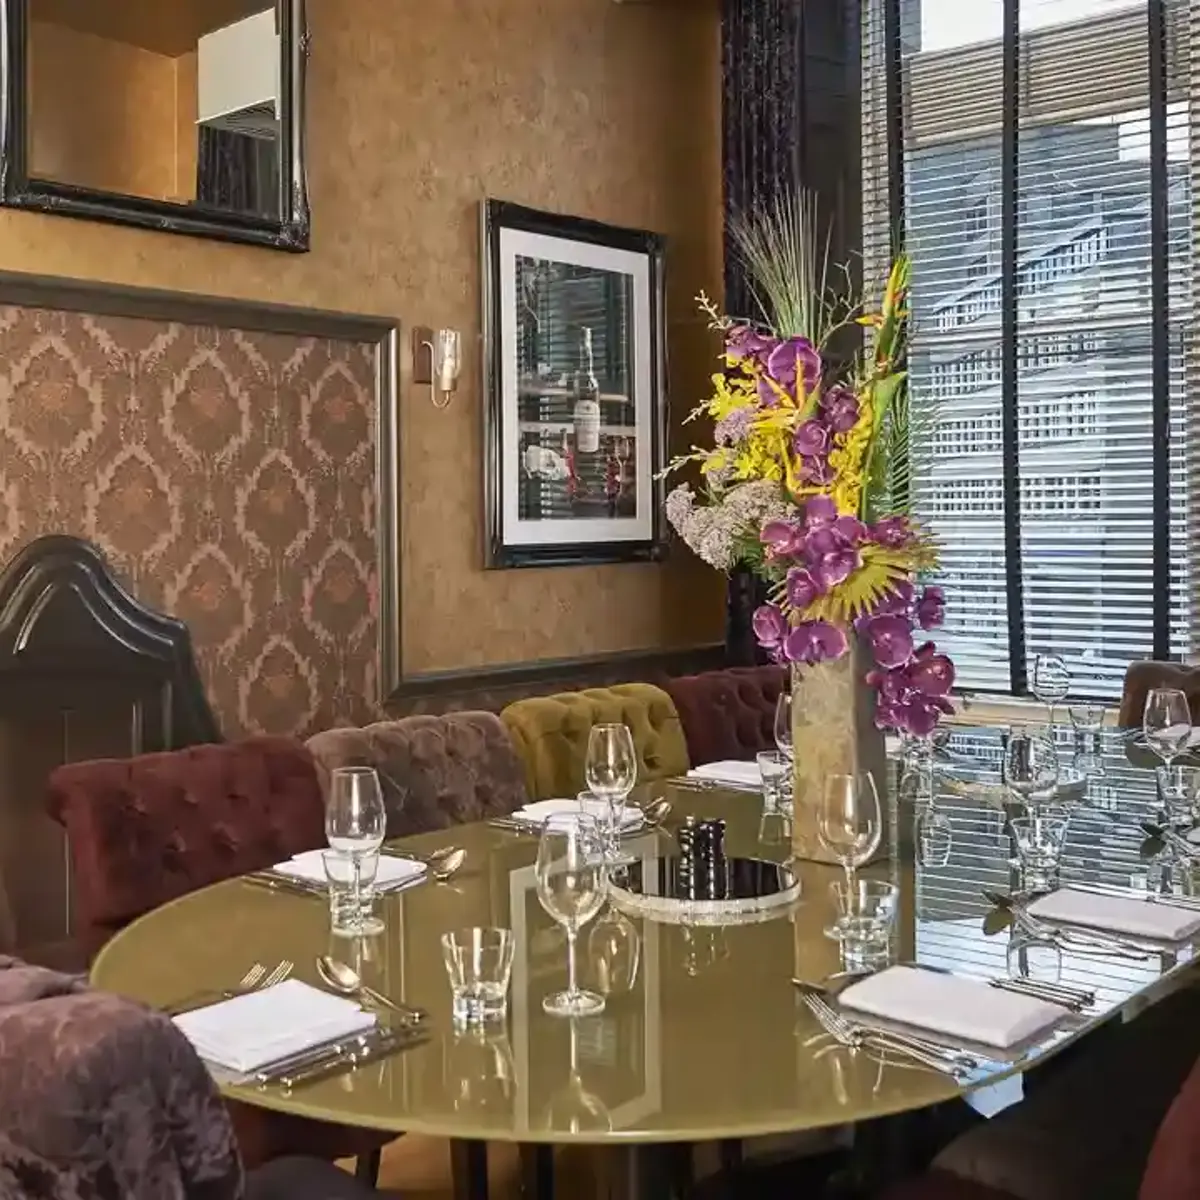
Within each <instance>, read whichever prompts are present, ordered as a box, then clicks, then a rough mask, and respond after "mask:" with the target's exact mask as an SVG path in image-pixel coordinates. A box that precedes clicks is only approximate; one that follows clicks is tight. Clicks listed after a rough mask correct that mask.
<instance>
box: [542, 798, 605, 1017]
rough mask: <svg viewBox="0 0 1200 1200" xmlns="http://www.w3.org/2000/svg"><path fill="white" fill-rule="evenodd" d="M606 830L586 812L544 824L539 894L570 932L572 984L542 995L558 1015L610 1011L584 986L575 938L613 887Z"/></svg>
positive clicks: (569, 975) (547, 1006)
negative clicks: (578, 970)
mask: <svg viewBox="0 0 1200 1200" xmlns="http://www.w3.org/2000/svg"><path fill="white" fill-rule="evenodd" d="M604 842H605V839H604V835H603V834H602V832H601V830H600V825H599V823H598V822H597V821H596V820H595V818H594V817H589V816H588V815H587V814H585V813H578V814H572V815H570V816H566V815H563V816H557V817H551V818H550V819H549V820H548V821H547V822H546V823H545V824H544V825H543V826H542V836H541V840H540V841H539V842H538V854H537V868H536V870H537V894H538V900H539V901H540V902H541V905H542V907H543V908H544V909H545V910H546V912H548V913H549V914H550V916H552V917H553V918H554V919H555V920H556V921H557V922H558V923H559V924H560V925H561V926H562V927H563V929H564V930H565V931H566V934H567V990H566V991H565V992H555V993H554V994H553V995H551V996H547V997H546V998H545V999H544V1000H543V1001H542V1008H544V1009H545V1010H546V1012H548V1013H550V1014H551V1015H552V1016H556V1017H585V1016H589V1015H591V1014H592V1013H598V1012H603V1011H604V997H603V996H598V995H596V993H595V992H585V991H583V989H581V988H580V987H579V984H578V981H577V979H576V971H575V941H576V938H577V937H578V936H579V930H580V929H581V928H582V927H583V926H584V925H586V924H587V923H588V922H589V921H590V920H591V919H592V918H593V917H594V916H595V915H596V914H597V913H598V912H599V911H600V909H601V908H602V907H603V905H604V898H605V895H606V893H607V891H608V878H607V873H606V870H605V863H604Z"/></svg>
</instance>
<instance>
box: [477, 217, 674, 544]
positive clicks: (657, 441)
mask: <svg viewBox="0 0 1200 1200" xmlns="http://www.w3.org/2000/svg"><path fill="white" fill-rule="evenodd" d="M483 256H484V264H483V269H484V280H485V285H484V323H483V328H484V370H485V375H486V378H485V381H484V394H485V397H486V400H485V412H486V424H485V465H484V471H485V479H484V487H485V495H486V504H487V514H486V525H487V566H489V567H526V566H565V565H572V564H583V563H599V562H635V561H639V560H645V559H654V558H659V557H661V556H662V553H663V548H664V544H665V543H664V530H663V525H662V521H663V516H662V488H661V482H660V480H659V479H658V475H659V473H660V472H661V471H662V469H663V466H664V465H665V459H664V456H665V453H666V351H665V342H664V293H663V258H664V242H663V239H662V238H661V237H659V236H658V235H657V234H653V233H646V232H644V231H641V230H633V229H619V228H616V227H614V226H611V225H602V224H599V223H598V222H595V221H587V220H583V219H581V218H578V217H563V216H556V215H554V214H553V213H543V212H537V211H535V210H533V209H529V208H522V207H520V206H519V205H516V204H509V203H506V202H504V201H500V200H488V201H486V202H485V204H484V209H483Z"/></svg>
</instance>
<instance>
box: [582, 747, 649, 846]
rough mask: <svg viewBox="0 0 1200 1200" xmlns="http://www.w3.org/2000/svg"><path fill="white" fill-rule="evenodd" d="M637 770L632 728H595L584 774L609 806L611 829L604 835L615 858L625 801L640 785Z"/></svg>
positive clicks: (594, 792) (594, 790)
mask: <svg viewBox="0 0 1200 1200" xmlns="http://www.w3.org/2000/svg"><path fill="white" fill-rule="evenodd" d="M637 770H638V763H637V751H636V749H635V748H634V745H633V734H632V733H631V732H630V730H629V726H628V725H619V724H607V725H593V726H592V728H591V732H590V733H589V734H588V746H587V757H586V759H585V761H584V767H583V773H584V778H585V780H586V781H587V785H588V788H589V790H590V791H591V793H592V795H593V796H597V797H599V798H600V799H601V800H603V801H604V802H605V803H606V804H607V805H608V827H607V828H606V829H605V830H604V831H603V832H604V836H605V839H606V840H607V842H608V850H609V855H610V857H612V858H616V857H618V851H619V849H620V830H621V814H622V812H623V811H624V809H625V798H626V797H627V796H628V795H629V793H630V792H632V791H633V789H634V786H635V785H636V783H637Z"/></svg>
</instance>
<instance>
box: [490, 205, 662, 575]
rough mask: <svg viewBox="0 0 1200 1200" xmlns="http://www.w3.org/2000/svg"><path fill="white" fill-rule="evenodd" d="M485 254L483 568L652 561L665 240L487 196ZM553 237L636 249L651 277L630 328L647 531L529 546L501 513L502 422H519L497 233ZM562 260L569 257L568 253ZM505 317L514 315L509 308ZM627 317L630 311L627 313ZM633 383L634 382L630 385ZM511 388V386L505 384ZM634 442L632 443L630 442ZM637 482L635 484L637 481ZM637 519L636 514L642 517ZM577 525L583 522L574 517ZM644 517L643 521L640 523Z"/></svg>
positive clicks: (505, 467) (658, 483)
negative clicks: (643, 369) (640, 359)
mask: <svg viewBox="0 0 1200 1200" xmlns="http://www.w3.org/2000/svg"><path fill="white" fill-rule="evenodd" d="M481 217H482V222H481V224H482V231H481V232H482V238H481V240H482V257H483V289H482V291H483V356H482V357H483V375H484V379H483V388H484V405H483V409H484V497H485V510H486V511H485V518H484V530H485V534H484V537H485V547H484V565H485V567H486V568H488V569H493V570H494V569H506V568H514V567H552V566H553V567H562V566H587V565H594V564H597V563H619V562H647V561H657V560H659V559H661V558H663V557H664V555H665V553H666V527H665V518H664V512H663V500H664V492H663V483H662V479H661V474H662V471H663V468H664V467H665V465H666V451H667V426H668V402H667V352H666V283H665V263H666V239H665V238H664V237H663V236H662V235H661V234H657V233H652V232H649V231H648V230H643V229H628V228H622V227H620V226H615V225H607V224H604V223H602V222H599V221H593V220H589V219H587V218H583V217H574V216H565V215H562V214H558V213H550V212H542V211H540V210H537V209H532V208H526V207H525V206H523V205H520V204H515V203H512V202H510V201H506V200H495V199H488V200H485V201H484V202H483V205H482V212H481ZM510 230H511V231H516V232H518V233H525V234H531V235H535V236H540V237H547V238H555V239H559V240H561V241H562V242H569V243H575V244H577V245H579V246H588V247H602V248H606V249H610V250H614V251H621V252H625V253H626V254H632V255H636V256H639V257H640V258H643V259H644V260H645V264H646V272H647V277H648V304H647V306H646V307H647V313H648V320H647V321H646V323H645V324H646V328H644V329H639V328H637V327H633V328H632V329H631V333H632V335H633V337H634V338H635V339H636V338H639V337H644V338H645V339H646V345H647V355H648V359H649V372H648V375H649V384H648V388H649V395H648V397H647V402H648V404H649V412H648V415H647V419H646V424H645V429H644V432H645V435H646V436H647V437H648V441H649V447H650V454H649V470H648V472H647V477H646V488H645V491H644V493H638V494H639V496H643V495H644V499H645V502H646V504H647V506H648V510H649V511H648V512H647V513H646V514H645V516H646V517H647V518H648V529H647V532H646V536H643V537H636V538H630V539H621V540H612V539H611V538H607V539H606V538H599V539H598V540H595V541H589V540H587V539H586V538H579V537H572V538H569V539H567V538H564V540H562V541H561V542H556V543H554V544H537V545H531V544H527V543H524V542H521V541H518V540H514V538H513V537H512V536H511V530H510V529H509V528H507V525H508V522H507V521H506V515H505V503H504V501H505V496H506V491H505V489H506V487H507V486H509V485H510V482H511V476H510V475H509V472H513V473H514V474H515V473H516V472H517V471H518V468H517V466H516V463H515V461H509V462H506V461H505V454H504V446H505V438H506V432H507V430H506V423H507V422H518V423H519V412H518V407H517V403H518V401H517V397H516V396H515V395H508V394H506V387H505V379H504V376H505V354H506V347H505V344H504V336H503V334H502V330H503V329H504V328H505V327H506V310H505V307H504V306H505V305H506V304H509V305H513V306H514V307H515V301H516V296H515V289H514V295H513V296H512V297H506V296H505V295H504V294H503V284H502V256H503V255H504V253H505V252H504V251H503V249H502V239H503V235H504V233H505V232H506V231H510ZM561 261H564V262H569V261H570V259H569V254H568V256H566V257H564V258H563V259H562V260H561ZM508 316H509V323H511V322H512V321H514V320H515V319H516V318H515V314H512V313H509V314H508ZM631 322H632V314H631ZM631 386H632V385H631ZM508 390H509V391H511V388H510V389H508ZM633 407H634V416H635V429H637V430H638V431H639V432H638V433H637V437H641V436H642V432H641V428H642V427H641V425H640V424H636V422H638V421H639V420H640V418H639V417H638V413H639V408H640V404H639V398H638V396H637V395H636V394H634V395H633ZM635 446H636V442H635ZM636 486H637V485H636V481H635V488H636ZM639 519H640V518H639ZM573 523H575V524H579V523H582V522H573ZM643 524H645V522H643Z"/></svg>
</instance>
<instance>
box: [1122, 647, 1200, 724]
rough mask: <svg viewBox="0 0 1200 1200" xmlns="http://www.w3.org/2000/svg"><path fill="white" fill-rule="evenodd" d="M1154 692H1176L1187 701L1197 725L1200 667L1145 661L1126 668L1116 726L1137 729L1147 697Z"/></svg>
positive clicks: (1199, 702)
mask: <svg viewBox="0 0 1200 1200" xmlns="http://www.w3.org/2000/svg"><path fill="white" fill-rule="evenodd" d="M1154 688H1176V689H1178V690H1179V691H1181V692H1183V693H1184V695H1186V696H1187V698H1188V707H1189V708H1190V709H1191V710H1192V721H1193V722H1196V721H1200V667H1188V666H1184V665H1183V664H1182V663H1171V662H1155V661H1153V660H1150V659H1147V660H1145V661H1143V662H1133V663H1130V664H1129V668H1128V670H1127V671H1126V672H1125V686H1124V688H1123V689H1122V692H1121V712H1120V718H1119V724H1121V725H1122V726H1129V727H1136V726H1138V725H1141V723H1142V712H1143V710H1144V709H1145V707H1146V697H1147V696H1148V695H1149V694H1150V692H1151V691H1152V690H1153V689H1154Z"/></svg>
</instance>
